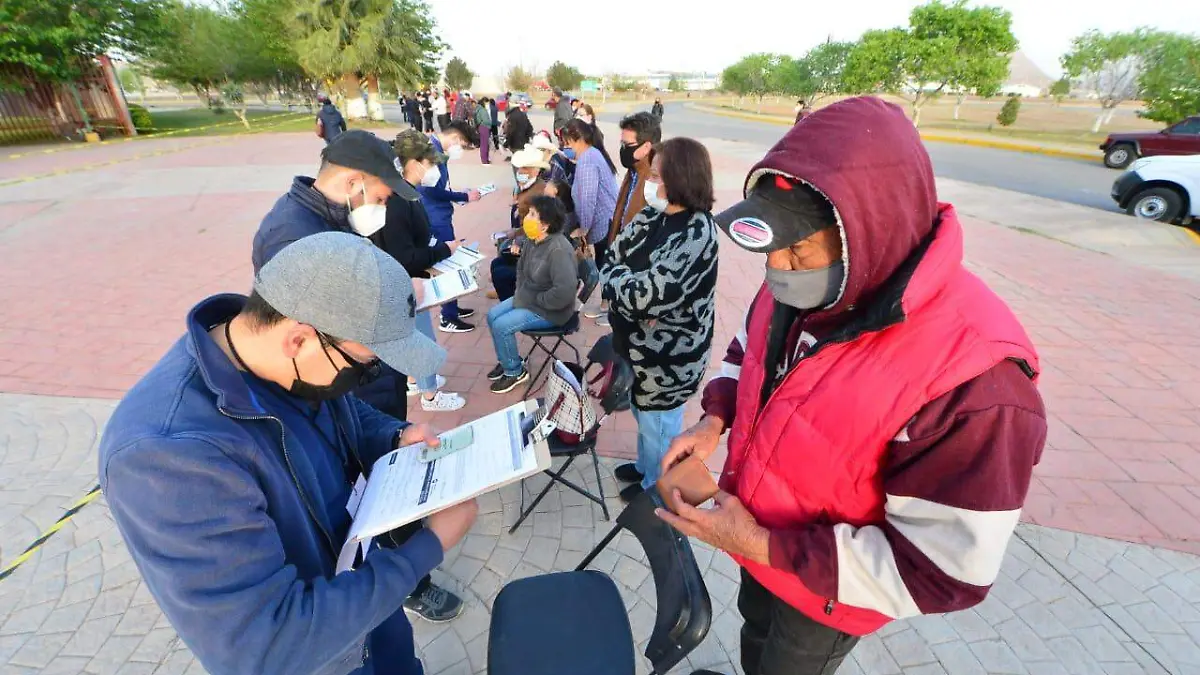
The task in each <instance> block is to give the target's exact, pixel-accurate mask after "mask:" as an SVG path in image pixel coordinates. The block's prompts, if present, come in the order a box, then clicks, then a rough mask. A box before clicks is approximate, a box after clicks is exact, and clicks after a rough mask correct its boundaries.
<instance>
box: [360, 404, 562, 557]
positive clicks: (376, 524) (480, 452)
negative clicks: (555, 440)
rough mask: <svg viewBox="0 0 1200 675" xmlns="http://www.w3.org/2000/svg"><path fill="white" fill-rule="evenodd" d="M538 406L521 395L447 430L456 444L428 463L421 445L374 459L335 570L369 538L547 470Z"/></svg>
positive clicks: (363, 547)
mask: <svg viewBox="0 0 1200 675" xmlns="http://www.w3.org/2000/svg"><path fill="white" fill-rule="evenodd" d="M539 412H540V411H539V410H538V406H537V403H536V402H535V401H521V402H520V403H516V404H513V405H511V406H509V407H508V408H505V409H503V410H500V411H499V412H495V413H492V414H490V415H487V416H486V417H481V418H479V419H477V420H475V421H474V422H470V423H468V424H465V425H463V426H462V427H458V428H457V429H453V430H451V431H449V432H447V433H446V434H443V436H444V437H446V438H447V440H451V442H453V443H455V444H456V445H457V446H458V447H456V448H455V449H454V450H453V451H452V452H450V453H448V454H444V455H442V456H441V457H439V458H437V459H433V460H431V461H422V451H424V450H426V449H427V447H426V445H425V444H424V443H418V444H416V445H409V446H405V447H403V448H399V449H397V450H393V451H392V452H390V453H388V454H386V455H384V456H383V457H381V458H379V461H377V462H375V464H374V466H372V468H371V478H370V480H368V481H366V483H365V485H363V484H362V480H361V479H360V484H359V485H356V486H355V496H354V497H353V498H352V501H351V505H350V506H352V508H351V511H352V512H353V514H354V522H353V524H352V525H351V526H350V534H349V536H347V537H346V542H345V544H344V545H343V546H342V551H341V554H340V555H339V556H338V566H337V571H338V572H343V571H345V570H348V569H350V568H352V567H353V566H354V561H355V558H356V556H357V554H358V553H359V551H360V550H361V551H363V552H364V554H365V551H366V550H367V549H368V548H369V547H370V544H371V539H372V538H373V537H376V536H378V535H380V534H383V533H384V532H388V531H390V530H394V529H396V528H397V527H400V526H402V525H407V524H408V523H411V522H414V521H417V520H420V519H422V518H424V517H426V516H428V515H430V514H432V513H436V512H438V511H441V510H442V509H446V508H449V507H451V506H454V505H455V504H460V503H462V502H465V501H467V500H469V499H473V498H475V497H477V496H479V495H481V494H483V493H485V492H490V491H492V490H496V489H498V488H500V487H503V486H505V485H508V484H509V483H514V482H516V481H518V480H521V479H522V478H526V477H528V476H532V475H534V474H536V473H538V472H539V471H544V470H546V469H548V468H550V449H549V447H548V446H547V445H546V443H545V442H544V441H543V439H544V435H545V433H544V430H541V431H543V433H541V434H536V435H535V434H533V433H532V432H534V431H539V429H533V428H532V426H533V423H534V421H535V420H536V419H537V418H538V417H539V414H538V413H539ZM468 430H469V431H468ZM424 454H425V459H426V460H429V453H428V452H426V453H424Z"/></svg>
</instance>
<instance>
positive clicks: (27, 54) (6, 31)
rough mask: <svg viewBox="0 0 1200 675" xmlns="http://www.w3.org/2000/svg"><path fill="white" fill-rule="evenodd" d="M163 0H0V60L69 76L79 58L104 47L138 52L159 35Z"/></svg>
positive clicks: (44, 74)
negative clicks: (69, 0)
mask: <svg viewBox="0 0 1200 675" xmlns="http://www.w3.org/2000/svg"><path fill="white" fill-rule="evenodd" d="M164 1H165V0H73V1H72V2H63V1H62V0H3V1H2V2H0V65H9V66H13V65H15V66H24V67H27V68H29V69H30V70H32V71H33V72H34V74H36V75H37V76H39V77H42V78H45V79H47V80H52V81H68V80H73V79H75V78H76V77H78V76H79V74H80V69H79V63H80V60H81V59H84V60H86V59H90V58H92V57H94V56H96V55H98V54H103V53H106V52H108V51H121V52H123V53H125V54H127V55H131V56H136V55H139V54H142V53H143V52H144V49H145V46H146V45H147V44H149V43H151V42H153V41H154V40H155V39H156V38H157V37H158V35H159V31H160V23H159V18H160V16H161V13H162V10H163V6H164ZM0 84H4V83H0ZM8 84H13V83H8Z"/></svg>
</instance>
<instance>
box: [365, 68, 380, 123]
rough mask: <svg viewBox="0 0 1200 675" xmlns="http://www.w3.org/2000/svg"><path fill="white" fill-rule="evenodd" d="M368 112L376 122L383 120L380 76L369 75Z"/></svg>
mask: <svg viewBox="0 0 1200 675" xmlns="http://www.w3.org/2000/svg"><path fill="white" fill-rule="evenodd" d="M367 114H368V115H369V116H370V117H371V119H373V120H375V121H376V122H382V121H383V119H384V118H383V102H382V101H381V100H379V76H378V75H368V76H367Z"/></svg>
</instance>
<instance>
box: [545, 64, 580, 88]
mask: <svg viewBox="0 0 1200 675" xmlns="http://www.w3.org/2000/svg"><path fill="white" fill-rule="evenodd" d="M581 82H583V73H581V72H579V71H578V70H577V69H575V68H574V67H573V66H568V65H567V64H565V63H563V62H562V61H555V62H554V63H553V64H551V65H550V67H549V68H547V69H546V84H548V85H550V86H551V87H558V88H559V89H562V90H563V91H573V90H575V89H578V88H579V84H580V83H581Z"/></svg>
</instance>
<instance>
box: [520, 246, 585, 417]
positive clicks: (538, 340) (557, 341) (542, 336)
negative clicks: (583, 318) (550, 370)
mask: <svg viewBox="0 0 1200 675" xmlns="http://www.w3.org/2000/svg"><path fill="white" fill-rule="evenodd" d="M583 262H584V261H582V260H581V261H580V266H579V280H580V281H581V282H583V288H581V289H580V290H579V294H578V296H577V298H578V300H579V306H580V307H582V306H584V305H586V304H587V301H588V299H589V298H591V297H592V292H593V291H595V290H596V286H597V285H598V284H599V276H600V275H599V273H598V272H595V267H594V266H593V267H592V268H591V272H590V273H585V272H584V265H583ZM585 276H586V278H585ZM578 332H579V310H578V309H576V310H575V313H574V314H572V315H571V318H570V319H568V320H567V322H566V323H565V324H563V325H562V326H557V327H555V328H547V329H545V330H523V331H521V334H522V335H525V336H528V337H530V338H533V344H532V345H531V346H530V347H529V351H528V352H527V353H526V354H525V359H524V363H525V365H526V367H528V366H529V364H530V363H532V359H533V353H534V351H537V350H541V351H543V352H545V353H546V360H545V361H542V365H541V366H540V367H538V370H537V373H536V374H534V376H533V377H531V378H529V383H528V384H526V385H525V393H524V394H522V395H521V398H529V394H530V393H531V392H533V391H534V386H533V385H534V384H536V383H537V382H538V380H539V379H541V377H542V374H543V373H545V372H546V368H547V367H548V366H549V365H550V362H551V361H553V360H554V359H555V358H556V356H555V352H557V351H558V348H559V347H561V346H563V345H566V346H567V347H570V349H571V352H572V353H574V354H575V360H574V361H573V363H579V362H580V359H579V350H578V349H576V348H575V345H573V344H571V342H570V341H569V340H568V339H567V338H569V337H571V336H572V335H574V334H576V333H578ZM551 339H553V340H554V343H553V344H552V345H551V346H549V347H547V346H546V345H545V343H543V342H542V340H551ZM538 387H539V388H540V387H541V385H538Z"/></svg>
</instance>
